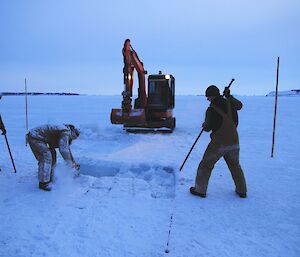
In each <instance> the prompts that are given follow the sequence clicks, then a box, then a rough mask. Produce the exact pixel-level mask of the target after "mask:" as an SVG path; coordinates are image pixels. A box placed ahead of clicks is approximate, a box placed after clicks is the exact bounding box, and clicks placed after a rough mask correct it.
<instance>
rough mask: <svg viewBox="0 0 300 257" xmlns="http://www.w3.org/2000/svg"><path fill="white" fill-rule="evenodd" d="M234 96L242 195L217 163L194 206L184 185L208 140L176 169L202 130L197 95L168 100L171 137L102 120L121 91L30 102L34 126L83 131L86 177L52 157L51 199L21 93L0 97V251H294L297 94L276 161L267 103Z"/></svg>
mask: <svg viewBox="0 0 300 257" xmlns="http://www.w3.org/2000/svg"><path fill="white" fill-rule="evenodd" d="M240 99H241V100H242V101H243V102H244V108H243V110H242V111H241V112H240V114H239V117H240V125H239V134H240V142H241V165H242V167H243V169H244V172H245V176H246V180H247V184H248V190H249V192H248V198H246V199H241V198H239V197H237V196H236V195H235V193H234V185H233V182H232V179H231V177H230V173H229V171H228V169H227V167H226V164H225V162H224V161H223V160H221V161H220V162H219V163H218V164H217V165H216V167H215V169H214V171H213V173H212V177H211V180H210V184H209V187H208V197H207V198H205V199H202V198H199V197H195V196H192V195H190V193H189V187H190V186H191V185H193V183H194V178H195V173H196V168H197V166H198V163H199V161H200V159H201V157H202V154H203V152H204V150H205V148H206V146H207V143H208V142H209V135H208V134H207V133H205V134H203V135H202V136H201V138H200V140H199V142H198V144H197V145H196V147H195V149H194V151H193V152H192V154H191V156H190V158H189V160H188V161H187V163H186V165H185V167H184V169H183V171H182V172H179V167H180V165H181V164H182V161H183V160H184V158H185V156H186V154H187V153H188V151H189V149H190V147H191V145H192V144H193V142H194V140H195V138H196V137H197V135H198V133H199V131H200V129H201V128H200V126H201V124H202V121H203V118H204V112H205V109H206V107H207V106H208V102H207V101H206V99H205V98H204V97H201V96H177V97H176V109H175V116H176V118H177V128H176V130H175V131H174V133H172V134H128V133H126V132H124V131H123V130H122V127H121V126H117V125H111V124H110V120H109V115H110V110H111V108H118V107H119V106H120V104H121V96H30V97H29V99H28V100H29V127H30V128H32V127H35V126H37V125H41V124H45V123H58V124H61V123H74V124H75V125H78V126H79V127H80V129H81V132H82V133H81V136H80V138H79V139H77V140H75V141H74V143H73V145H72V151H73V154H74V157H75V159H76V160H77V161H78V162H79V163H80V164H81V173H82V175H81V176H80V177H78V178H76V179H74V178H73V176H72V171H71V170H69V169H68V168H67V167H66V166H65V165H64V163H63V161H62V159H61V158H60V157H59V159H58V165H57V168H56V175H55V176H56V180H55V184H54V187H53V191H51V192H44V191H41V190H39V189H38V187H37V185H38V181H37V162H36V160H35V159H34V156H33V154H32V153H31V151H30V148H29V147H26V146H25V109H24V107H25V99H24V97H20V96H10V97H3V98H2V100H1V101H0V111H1V114H2V118H3V121H4V123H5V124H6V127H7V131H8V133H7V137H8V140H9V143H10V145H11V149H12V153H13V156H14V159H15V163H16V167H17V174H14V173H13V169H12V165H11V162H10V159H9V154H8V151H7V148H6V145H5V140H4V137H3V136H1V137H0V149H1V155H0V166H1V168H2V172H0V256H1V257H2V256H3V257H24V256H26V257H29V256H36V257H37V256H49V257H53V256H58V257H60V256H63V257H65V256H72V257H79V256H80V257H81V256H83V257H96V256H101V257H103V256H104V257H106V256H122V257H129V256H130V257H131V256H137V257H143V256H144V257H159V256H174V257H175V256H176V257H185V256H188V257H193V256H195V257H196V256H197V257H198V256H217V257H219V256H230V257H232V256H272V257H273V256H295V257H296V256H300V214H299V213H300V200H299V199H300V183H299V182H300V155H299V145H300V136H299V132H298V131H299V125H300V115H299V113H300V97H281V98H279V102H278V120H277V131H276V145H275V157H274V158H273V159H272V158H270V155H271V139H272V126H273V109H274V98H271V97H240ZM171 216H172V222H171ZM170 228H171V230H170ZM169 231H170V235H169ZM167 244H168V245H167ZM166 249H168V250H169V253H165V250H166Z"/></svg>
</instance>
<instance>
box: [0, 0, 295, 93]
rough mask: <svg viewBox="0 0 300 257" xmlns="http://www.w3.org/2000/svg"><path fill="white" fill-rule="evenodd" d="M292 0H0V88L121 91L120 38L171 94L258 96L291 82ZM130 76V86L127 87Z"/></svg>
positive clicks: (281, 88) (292, 73)
mask: <svg viewBox="0 0 300 257" xmlns="http://www.w3.org/2000/svg"><path fill="white" fill-rule="evenodd" d="M299 27H300V1H298V0H285V1H281V0H260V1H256V0H251V1H245V0H244V1H243V0H228V1H224V0H223V1H221V0H209V1H208V0H186V1H174V0H173V1H171V0H160V1H159V0H152V1H137V0H128V1H121V0H120V1H113V0H112V1H101V0H86V1H79V0H51V1H50V0H44V1H38V0H27V1H18V0H11V1H4V0H1V1H0V35H1V36H0V92H1V91H2V92H7V91H12V92H20V91H21V92H23V91H24V79H25V78H26V79H27V87H28V90H29V91H38V92H74V93H82V94H97V95H118V94H121V92H122V91H123V87H124V86H123V72H122V69H123V56H122V47H123V44H124V41H125V39H126V38H129V39H130V40H131V44H132V46H133V48H134V49H135V50H136V52H137V53H138V55H139V58H140V59H141V61H142V62H143V63H144V67H145V69H146V70H147V71H148V75H150V74H156V73H157V72H158V71H159V70H161V71H163V73H167V74H172V75H173V76H174V77H175V79H176V94H196V95H197V94H203V93H204V92H205V89H206V88H207V86H209V85H211V84H214V85H217V86H218V87H220V89H221V90H222V89H223V88H224V86H226V85H227V84H228V83H229V82H230V80H231V79H232V78H235V82H234V84H233V86H232V88H231V89H232V93H233V94H240V95H264V94H267V93H268V92H270V91H274V90H275V84H276V83H275V82H276V63H277V57H278V56H279V57H280V67H279V90H281V91H283V90H290V89H299V88H300V74H299V71H300V62H299V60H300V33H299ZM137 82H138V81H137V79H136V81H135V83H134V91H135V92H136V91H137V88H138V83H137Z"/></svg>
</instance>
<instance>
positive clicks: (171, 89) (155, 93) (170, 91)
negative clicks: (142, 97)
mask: <svg viewBox="0 0 300 257" xmlns="http://www.w3.org/2000/svg"><path fill="white" fill-rule="evenodd" d="M174 103H175V78H174V77H173V76H172V75H169V74H166V75H164V74H162V72H161V71H159V74H156V75H149V77H148V106H147V107H148V110H149V111H151V110H156V111H158V110H160V111H166V110H168V109H173V108H174Z"/></svg>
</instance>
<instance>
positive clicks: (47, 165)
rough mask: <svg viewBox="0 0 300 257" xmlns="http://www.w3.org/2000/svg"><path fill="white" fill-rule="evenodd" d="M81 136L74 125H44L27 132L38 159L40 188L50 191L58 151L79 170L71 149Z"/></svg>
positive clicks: (28, 139) (69, 163)
mask: <svg viewBox="0 0 300 257" xmlns="http://www.w3.org/2000/svg"><path fill="white" fill-rule="evenodd" d="M78 136H79V130H78V129H77V128H75V126H74V125H71V124H65V125H43V126H39V127H36V128H34V129H31V130H30V131H29V133H28V134H27V141H28V143H29V145H30V148H31V150H32V152H33V154H34V156H35V158H36V159H37V160H38V179H39V188H40V189H43V190H46V191H50V190H51V185H50V182H52V176H53V169H54V165H55V163H56V151H55V148H58V149H59V152H60V154H61V155H62V157H63V159H64V160H65V161H66V162H67V164H68V165H69V166H70V167H72V168H74V169H76V170H77V171H78V170H79V164H77V163H76V162H75V160H74V158H73V155H72V153H71V150H70V144H71V142H72V140H74V139H76V138H77V137H78Z"/></svg>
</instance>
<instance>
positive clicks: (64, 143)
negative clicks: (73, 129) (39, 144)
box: [58, 133, 76, 166]
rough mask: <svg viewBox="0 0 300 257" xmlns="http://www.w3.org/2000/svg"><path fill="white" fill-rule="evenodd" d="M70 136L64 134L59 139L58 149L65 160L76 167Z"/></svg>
mask: <svg viewBox="0 0 300 257" xmlns="http://www.w3.org/2000/svg"><path fill="white" fill-rule="evenodd" d="M69 138H70V137H69V134H68V133H63V135H62V137H61V138H60V139H59V142H58V149H59V152H60V154H61V156H62V157H63V159H64V160H65V161H66V162H67V163H68V164H70V165H72V166H73V165H74V164H75V163H76V162H75V160H74V158H73V155H72V153H71V149H70V144H69Z"/></svg>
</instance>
